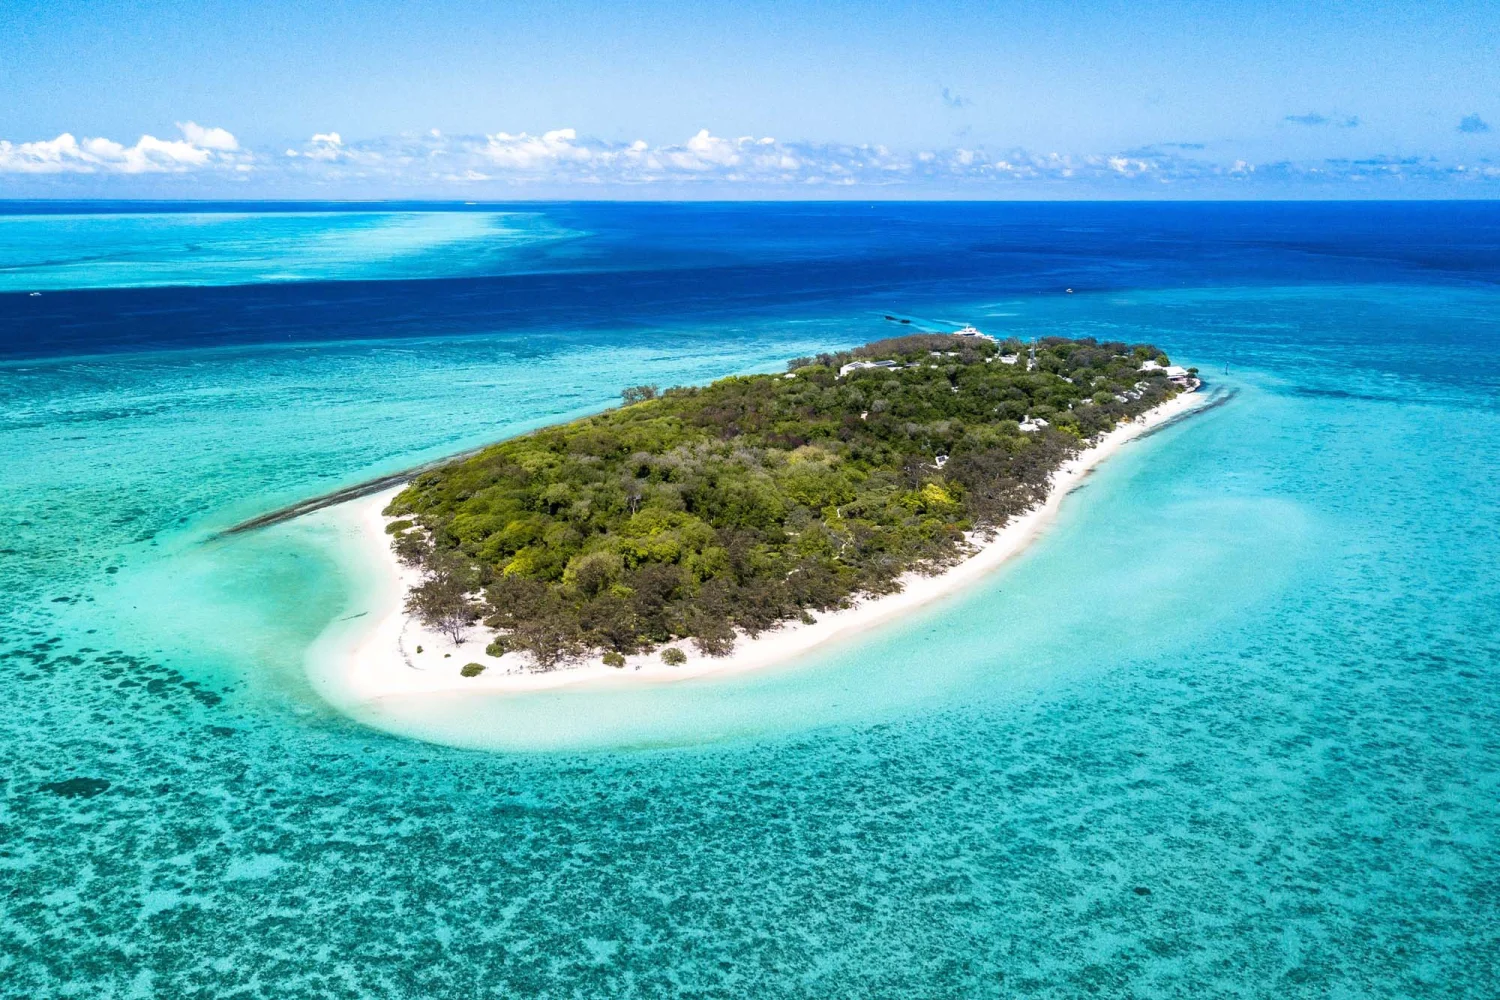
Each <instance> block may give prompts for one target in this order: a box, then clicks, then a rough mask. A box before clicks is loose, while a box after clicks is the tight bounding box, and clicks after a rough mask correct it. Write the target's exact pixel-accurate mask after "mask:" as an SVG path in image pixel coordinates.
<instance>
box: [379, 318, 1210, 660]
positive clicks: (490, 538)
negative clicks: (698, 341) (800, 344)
mask: <svg viewBox="0 0 1500 1000" xmlns="http://www.w3.org/2000/svg"><path fill="white" fill-rule="evenodd" d="M1031 346H1034V350H1035V360H1034V361H1032V359H1031V358H1030V356H1029V353H1030V347H1031ZM1153 362H1154V363H1155V364H1154V365H1153V364H1152V363H1153ZM1166 363H1167V358H1166V356H1165V355H1163V354H1162V353H1161V352H1160V351H1158V350H1157V349H1156V348H1155V347H1152V346H1150V345H1145V344H1134V345H1127V344H1124V343H1097V342H1095V341H1093V340H1090V339H1085V340H1067V339H1062V338H1048V339H1044V340H1039V341H1037V342H1036V343H1035V344H1034V345H1023V344H1021V343H1020V342H1018V341H1008V342H1005V343H995V342H994V341H991V340H989V339H988V338H982V337H967V336H958V335H943V334H914V335H911V336H906V337H899V338H895V339H891V340H883V341H877V342H875V343H872V344H868V345H866V346H864V347H861V348H857V349H855V350H853V351H845V352H838V353H830V354H823V355H819V356H817V357H808V358H798V359H796V360H794V361H792V362H790V363H789V364H788V366H787V367H788V370H787V371H786V372H785V373H784V374H772V375H750V376H741V377H734V378H726V379H721V380H720V381H717V382H714V383H713V384H711V385H708V386H703V387H701V388H697V387H678V388H671V389H667V390H666V391H665V392H661V393H658V392H657V390H656V388H655V387H653V386H636V387H632V388H630V389H627V390H625V392H624V400H625V405H623V406H621V407H619V408H617V409H613V410H609V411H607V412H605V413H602V414H599V415H598V416H594V417H589V418H585V419H582V420H576V421H573V422H572V423H568V424H563V425H560V426H555V427H549V428H545V429H543V430H539V431H536V432H534V433H531V434H527V435H525V436H523V437H518V438H514V439H512V440H508V441H504V442H502V443H500V444H496V445H493V446H491V447H489V448H486V449H485V450H484V451H482V452H480V453H479V454H477V455H474V456H472V457H469V458H465V459H462V460H459V461H455V462H453V463H451V464H449V465H447V466H444V467H441V468H439V469H436V470H433V471H429V472H425V473H423V474H421V475H419V476H418V477H416V478H415V479H414V480H413V481H412V482H411V484H410V485H409V486H408V487H407V488H406V489H405V490H404V491H402V492H401V493H400V494H399V495H398V496H397V497H396V498H395V499H394V500H393V501H392V502H391V504H390V506H389V507H388V508H387V510H386V513H387V515H389V516H393V517H396V518H397V520H395V521H393V522H392V523H391V524H390V526H389V528H388V530H389V531H390V532H391V533H392V535H393V536H394V537H393V545H394V547H395V550H396V553H397V555H398V557H399V558H400V559H402V560H403V561H404V562H406V563H407V564H409V565H413V566H419V567H421V569H422V571H423V579H422V583H421V584H419V585H418V586H416V587H414V588H413V589H412V591H411V593H410V594H409V596H408V601H407V607H408V610H409V611H410V612H411V613H413V614H416V615H418V616H419V617H421V618H422V619H423V620H424V621H425V622H427V623H428V624H430V625H433V626H435V627H438V628H440V629H442V630H444V631H446V632H448V633H449V634H450V635H451V636H453V637H455V638H457V637H458V636H460V635H462V634H463V633H464V632H465V631H466V630H467V629H470V628H473V627H476V625H478V624H479V623H481V622H482V624H483V626H484V627H486V628H488V629H491V630H493V632H494V638H493V641H492V642H491V644H490V649H489V651H490V653H491V654H492V655H499V654H501V653H503V652H506V651H519V652H524V653H526V654H529V656H530V658H531V660H532V661H533V662H534V663H535V665H536V666H538V667H540V668H542V669H550V668H553V667H555V666H557V665H559V664H562V663H566V662H568V661H570V660H575V659H577V658H580V657H583V656H588V655H593V656H597V655H599V654H600V653H601V652H602V653H603V654H604V656H605V661H606V662H610V663H614V664H617V665H618V664H623V662H624V660H623V657H624V655H626V654H631V653H639V652H646V651H650V650H653V649H657V648H659V647H662V646H663V645H665V644H668V643H672V642H674V641H676V640H691V642H692V643H694V644H695V645H696V646H697V647H698V648H699V649H700V650H701V651H703V652H704V653H707V654H710V655H723V654H725V653H728V652H729V651H730V649H731V648H732V647H733V644H734V641H735V638H736V635H737V634H739V633H745V634H749V635H756V634H758V633H759V632H761V631H763V630H766V629H769V628H772V627H774V626H776V625H778V624H780V623H782V622H785V621H788V620H792V619H798V618H801V619H803V620H807V618H808V617H809V615H810V612H813V611H825V610H829V609H834V608H839V607H844V606H847V604H848V603H849V602H850V601H851V600H852V599H854V598H855V597H856V596H857V595H862V594H883V593H889V592H891V591H893V590H896V589H898V588H899V582H898V579H899V577H900V576H901V575H902V574H903V573H906V572H907V571H910V570H917V571H924V572H935V571H937V570H940V569H942V568H943V567H945V566H948V565H950V564H952V563H953V562H955V561H957V560H959V559H961V558H962V557H963V556H964V555H965V554H966V552H967V551H968V550H969V542H968V541H967V537H968V536H969V535H970V533H973V532H981V533H982V532H984V531H986V530H992V529H996V528H999V527H1001V526H1003V525H1004V524H1005V522H1006V521H1007V520H1008V519H1010V518H1011V517H1013V516H1015V515H1017V514H1020V513H1023V512H1024V511H1026V510H1028V509H1030V508H1032V507H1033V506H1035V505H1036V504H1038V503H1039V502H1041V501H1042V500H1043V499H1044V498H1045V496H1046V493H1047V489H1048V485H1049V480H1050V475H1051V473H1052V472H1053V471H1054V470H1055V469H1056V468H1057V467H1058V466H1059V465H1060V464H1061V463H1062V462H1063V461H1065V460H1066V459H1068V458H1069V457H1071V456H1072V455H1074V454H1076V453H1077V452H1078V450H1079V449H1080V448H1081V447H1082V446H1083V445H1084V444H1085V443H1086V442H1087V441H1089V440H1090V439H1092V438H1095V437H1097V436H1098V435H1100V434H1102V433H1104V432H1106V431H1108V430H1110V429H1111V428H1113V427H1114V426H1115V425H1116V424H1118V423H1119V422H1120V421H1122V420H1127V419H1130V418H1132V417H1134V416H1137V415H1138V414H1140V413H1142V412H1144V411H1146V410H1148V409H1150V408H1151V407H1153V406H1155V405H1157V404H1159V403H1161V402H1163V401H1164V400H1166V399H1167V398H1169V397H1170V396H1172V395H1174V394H1176V393H1177V392H1178V391H1180V390H1179V387H1178V386H1177V385H1174V384H1173V383H1172V382H1170V381H1169V380H1168V378H1167V375H1166V373H1165V372H1164V371H1162V370H1161V368H1160V367H1157V366H1159V365H1165V364H1166ZM853 365H863V366H864V367H852V368H851V367H850V366H853ZM841 371H842V372H843V374H841ZM664 657H665V658H667V659H668V661H669V662H671V661H672V660H673V659H676V658H680V651H679V650H678V649H677V648H676V647H668V648H667V649H666V650H665V651H664Z"/></svg>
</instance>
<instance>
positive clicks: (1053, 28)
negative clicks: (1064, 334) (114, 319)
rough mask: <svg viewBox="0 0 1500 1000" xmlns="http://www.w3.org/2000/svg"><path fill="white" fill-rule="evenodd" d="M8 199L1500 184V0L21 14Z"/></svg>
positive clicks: (1424, 192)
mask: <svg viewBox="0 0 1500 1000" xmlns="http://www.w3.org/2000/svg"><path fill="white" fill-rule="evenodd" d="M0 35H3V37H4V38H5V52H4V58H3V59H0V196H12V197H28V196H44V197H45V196H66V197H73V196H89V195H98V196H113V197H128V196H165V197H198V196H203V197H224V196H236V195H238V196H244V197H266V196H273V197H287V196H304V197H386V196H389V197H419V196H446V197H463V198H517V197H859V198H865V197H952V196H959V197H1226V196H1227V197H1236V196H1244V197H1368V196H1379V197H1402V196H1418V197H1421V196H1444V197H1465V196H1468V197H1493V196H1494V195H1495V194H1496V193H1497V191H1500V4H1495V3H1493V2H1491V3H1477V2H1468V0H1454V2H1449V3H1443V4H1416V3H1407V4H1396V3H1380V2H1374V3H1341V4H1333V3H1282V2H1260V3H1242V4H1225V3H1206V2H1182V3H1123V2H1119V3H1116V2H1082V3H1077V4H1063V3H1056V2H1053V3H1030V2H1026V3H1004V2H1001V3H951V2H948V3H945V2H926V3H885V4H880V5H878V6H877V5H874V4H853V3H843V2H823V3H807V2H800V0H789V2H780V3H760V4H722V3H704V4H697V5H688V4H683V3H671V4H669V3H657V2H653V0H646V2H638V3H633V4H632V3H613V4H605V3H578V2H567V0H564V2H552V3H530V2H527V3H509V4H473V3H450V2H446V0H437V2H431V3H423V4H411V3H390V2H385V0H347V2H343V3H338V2H334V3H327V4H313V3H306V2H297V3H289V2H282V0H274V2H260V3H250V2H243V0H234V2H224V0H204V2H200V3H197V4H193V5H180V6H179V5H168V4H162V3H155V2H152V3H147V2H140V0H123V2H122V0H114V2H111V3H108V4H99V3H79V2H70V0H51V2H45V3H42V2H29V3H18V2H15V0H0Z"/></svg>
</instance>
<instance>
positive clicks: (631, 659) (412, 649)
mask: <svg viewBox="0 0 1500 1000" xmlns="http://www.w3.org/2000/svg"><path fill="white" fill-rule="evenodd" d="M1212 398H1213V397H1212V396H1211V395H1209V394H1207V393H1201V392H1184V393H1181V394H1179V395H1177V396H1174V397H1173V398H1172V399H1170V400H1168V401H1167V402H1165V403H1163V404H1161V405H1160V406H1157V407H1156V408H1154V409H1152V410H1149V411H1147V412H1146V413H1144V414H1142V415H1141V416H1139V417H1137V418H1135V419H1134V420H1131V421H1128V422H1126V423H1122V424H1120V425H1119V426H1117V427H1116V428H1115V429H1114V430H1112V431H1110V432H1109V433H1107V434H1105V435H1103V437H1102V438H1101V439H1100V440H1099V441H1097V442H1096V443H1095V444H1094V445H1092V446H1091V447H1089V448H1087V449H1085V450H1084V451H1082V452H1080V453H1079V455H1078V456H1076V457H1075V458H1072V459H1070V460H1068V461H1067V462H1065V463H1063V465H1062V466H1061V467H1060V468H1059V469H1058V470H1056V471H1055V472H1054V473H1053V475H1052V485H1051V489H1050V490H1049V492H1048V495H1047V499H1046V501H1045V502H1043V503H1042V504H1041V505H1039V506H1037V507H1036V508H1033V509H1032V510H1030V511H1028V512H1027V513H1025V514H1023V515H1021V516H1020V517H1016V518H1013V519H1012V520H1011V521H1010V523H1008V524H1007V525H1005V527H1004V528H1002V529H1000V530H998V531H996V532H994V534H993V537H991V538H990V539H988V540H983V539H977V538H975V539H971V540H972V541H974V543H975V545H976V549H975V551H974V552H973V553H972V554H971V555H969V556H968V557H967V558H965V559H963V560H962V561H961V562H958V563H956V564H954V565H953V566H951V567H948V568H947V569H945V570H944V571H942V572H940V573H937V574H934V575H931V576H924V575H920V574H916V573H910V574H907V575H906V576H905V577H903V578H902V584H903V588H902V590H901V591H900V592H898V593H895V594H889V595H885V596H880V597H867V598H864V599H861V600H858V601H857V602H856V603H855V604H854V605H853V606H852V607H849V608H847V609H843V610H836V611H830V612H824V613H820V614H815V615H814V616H813V617H814V619H815V620H814V622H813V623H811V624H802V623H797V622H793V623H788V624H786V625H783V626H780V627H778V628H776V629H773V630H770V631H766V632H763V633H761V634H760V635H759V636H757V637H755V638H751V637H748V636H743V635H742V636H740V637H739V639H738V641H737V642H736V643H735V646H734V649H733V651H732V652H731V653H730V654H729V655H728V656H724V657H710V656H705V655H703V654H701V653H699V652H698V651H697V650H696V649H695V648H694V647H693V645H692V643H691V642H690V641H687V640H682V641H678V642H675V643H672V644H671V645H673V646H676V647H677V648H679V649H681V650H682V651H683V653H685V654H686V656H687V662H685V663H683V664H681V665H679V666H669V665H667V664H665V663H663V662H662V660H661V650H660V649H658V650H656V651H655V652H652V653H649V654H638V655H634V656H628V657H626V663H625V666H624V667H610V666H607V665H605V664H604V663H603V662H602V660H601V659H600V657H599V656H593V657H590V658H589V659H587V660H584V661H582V662H580V663H577V664H573V665H569V666H564V667H561V668H559V669H555V670H551V671H537V670H535V669H533V668H532V667H531V666H530V663H529V660H528V659H527V658H525V657H524V656H523V654H520V653H508V654H506V655H504V656H501V657H494V656H489V655H487V654H486V653H485V646H486V645H487V644H488V642H489V639H490V634H489V631H488V630H487V629H485V628H483V627H482V626H475V627H473V628H471V629H470V630H469V634H468V635H467V637H466V638H465V639H464V641H462V642H460V643H457V644H455V643H453V642H452V641H451V640H449V639H447V638H446V637H443V636H441V635H439V634H438V633H436V632H434V631H433V630H431V629H428V628H426V627H424V626H423V625H421V623H419V622H417V621H415V620H413V619H411V618H410V617H408V616H407V615H406V614H405V612H404V610H403V608H402V604H403V601H404V596H405V593H406V591H407V589H408V588H409V587H411V586H412V585H413V584H415V583H416V582H418V581H419V579H420V572H419V571H418V570H415V569H412V568H411V567H407V566H403V565H402V564H401V563H400V562H399V561H398V560H397V559H396V556H395V553H394V552H393V551H392V549H391V544H390V543H391V538H390V535H388V534H387V533H386V531H385V527H386V524H387V523H388V522H389V521H390V520H392V519H390V518H387V517H385V516H384V515H383V514H382V511H383V510H384V508H385V506H386V505H387V504H388V503H389V502H390V500H391V498H392V497H394V496H395V495H396V494H397V493H398V492H400V490H401V489H402V488H403V486H402V485H397V486H393V487H391V488H389V489H386V490H383V491H381V492H379V493H375V494H372V495H369V496H365V497H361V498H359V499H356V500H352V501H349V502H346V503H344V504H340V505H337V506H333V507H329V508H327V509H326V511H325V512H324V513H325V515H326V516H327V517H328V518H330V519H331V521H332V523H333V525H334V527H335V530H336V531H338V532H339V534H340V535H342V536H344V537H345V538H346V539H347V540H348V541H349V543H350V544H351V545H352V546H353V547H354V548H355V549H356V550H357V551H358V553H359V555H360V558H361V560H362V561H364V562H366V563H367V566H366V567H364V568H363V569H364V570H366V571H367V572H368V574H369V577H368V578H367V579H366V581H365V582H367V583H369V584H370V586H369V588H368V590H367V592H366V593H364V594H362V595H360V596H359V597H358V598H357V599H356V602H355V603H356V606H355V607H351V608H350V614H347V615H345V616H343V617H341V618H340V620H339V621H338V622H335V623H334V624H333V625H331V626H330V627H329V629H328V630H327V631H325V633H324V634H323V636H322V637H320V638H319V640H318V641H317V643H315V644H314V646H313V648H312V650H310V651H309V654H308V658H307V666H308V675H309V679H310V680H311V681H312V683H313V686H314V687H315V688H316V689H317V690H318V691H319V693H320V694H321V695H323V697H325V698H327V699H328V700H330V701H331V702H333V703H334V704H335V705H339V706H342V707H346V708H358V707H360V706H364V707H366V708H368V707H371V706H374V705H377V704H379V703H380V702H382V701H385V700H387V699H399V698H408V697H419V696H423V695H453V694H460V693H470V694H482V695H490V696H504V695H521V694H526V693H533V692H542V691H553V690H557V689H563V688H576V687H584V688H588V689H599V688H608V687H618V686H622V685H632V686H633V685H639V684H643V683H644V684H655V683H676V682H682V681H687V680H693V679H702V678H714V677H728V676H734V675H738V674H743V673H746V672H749V671H755V670H763V669H766V668H768V667H772V666H778V665H782V664H786V663H789V662H791V661H793V660H795V659H797V658H798V657H800V656H802V655H803V654H805V653H808V652H810V651H812V650H813V649H815V648H818V647H823V646H825V645H828V644H831V643H833V642H835V641H838V640H844V639H848V638H851V637H853V636H855V635H858V634H859V633H862V632H864V631H867V630H868V629H870V628H873V627H875V626H877V625H879V624H882V623H885V622H887V621H890V620H891V619H893V618H896V617H898V616H900V615H902V614H904V613H908V612H910V611H913V610H915V609H917V608H919V607H922V606H924V605H927V604H930V603H932V602H934V601H937V600H939V599H941V598H943V597H946V596H949V595H950V594H953V593H955V592H957V591H960V590H962V589H963V588H965V587H967V586H969V585H970V584H972V583H974V582H975V581H977V580H979V579H981V578H982V577H984V576H986V575H988V574H989V573H991V572H993V571H995V570H996V569H998V568H999V567H1000V566H1002V565H1004V564H1005V563H1006V562H1007V561H1009V560H1010V559H1011V558H1013V557H1014V556H1016V555H1018V554H1019V553H1021V552H1022V551H1024V550H1025V549H1026V547H1027V546H1028V545H1029V544H1030V543H1031V542H1032V541H1033V540H1035V539H1036V538H1037V537H1038V536H1039V535H1040V534H1041V532H1042V530H1043V529H1044V528H1045V527H1046V526H1047V525H1048V524H1049V523H1050V522H1051V521H1052V520H1053V519H1054V518H1055V517H1056V515H1057V512H1058V510H1059V509H1060V507H1061V505H1062V502H1063V499H1064V498H1065V497H1066V496H1067V495H1068V494H1069V493H1070V492H1072V491H1073V490H1074V489H1076V488H1077V487H1078V486H1079V485H1080V484H1082V482H1083V481H1084V479H1085V478H1086V477H1087V476H1088V474H1089V473H1090V472H1091V471H1092V470H1093V469H1095V468H1097V467H1098V466H1099V465H1100V464H1101V463H1102V462H1104V461H1105V460H1106V459H1108V458H1109V457H1110V456H1112V455H1114V454H1115V453H1116V452H1118V451H1119V450H1120V449H1121V448H1122V447H1124V446H1125V445H1126V444H1128V443H1130V442H1131V441H1133V440H1135V439H1137V438H1139V437H1141V436H1142V435H1144V434H1147V433H1149V432H1151V431H1153V430H1156V429H1158V428H1160V427H1161V426H1163V425H1165V424H1167V423H1169V422H1172V421H1174V420H1177V419H1179V418H1181V417H1183V416H1185V415H1187V414H1188V413H1190V412H1192V411H1194V410H1197V409H1200V408H1203V407H1204V406H1206V405H1208V404H1209V403H1210V401H1211V400H1212ZM470 663H478V664H481V665H482V666H483V667H484V670H483V672H482V673H480V674H478V675H477V676H472V677H465V676H463V675H462V674H461V673H460V671H461V669H462V668H463V667H464V666H465V665H466V664H470Z"/></svg>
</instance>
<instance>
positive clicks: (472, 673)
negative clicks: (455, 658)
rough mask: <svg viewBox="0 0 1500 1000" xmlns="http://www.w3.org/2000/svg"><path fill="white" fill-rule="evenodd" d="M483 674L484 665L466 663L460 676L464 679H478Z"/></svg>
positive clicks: (460, 671)
mask: <svg viewBox="0 0 1500 1000" xmlns="http://www.w3.org/2000/svg"><path fill="white" fill-rule="evenodd" d="M482 673H484V664H483V663H465V664H464V665H463V667H462V668H461V669H460V670H459V674H460V675H461V676H464V677H478V676H479V675H480V674H482Z"/></svg>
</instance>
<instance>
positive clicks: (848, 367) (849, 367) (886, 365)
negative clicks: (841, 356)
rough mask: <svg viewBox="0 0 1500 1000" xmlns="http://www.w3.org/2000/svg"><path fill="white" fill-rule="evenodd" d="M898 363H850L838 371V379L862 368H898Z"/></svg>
mask: <svg viewBox="0 0 1500 1000" xmlns="http://www.w3.org/2000/svg"><path fill="white" fill-rule="evenodd" d="M900 367H901V362H899V361H851V362H849V363H848V364H847V365H845V366H844V367H842V368H840V369H839V378H843V377H844V376H845V375H848V374H849V373H850V372H857V371H860V370H861V369H864V368H900Z"/></svg>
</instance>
